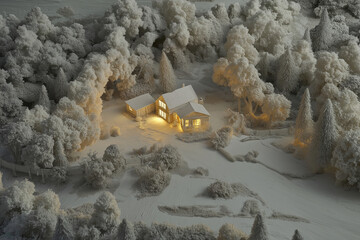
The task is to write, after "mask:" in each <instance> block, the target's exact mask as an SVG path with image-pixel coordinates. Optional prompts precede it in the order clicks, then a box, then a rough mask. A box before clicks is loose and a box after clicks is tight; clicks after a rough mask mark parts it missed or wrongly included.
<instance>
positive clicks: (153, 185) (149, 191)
mask: <svg viewBox="0 0 360 240" xmlns="http://www.w3.org/2000/svg"><path fill="white" fill-rule="evenodd" d="M137 173H138V175H139V176H140V177H139V179H138V181H137V183H136V185H137V187H138V189H139V190H140V192H141V194H142V195H150V196H152V195H158V194H160V193H161V192H162V191H164V189H165V188H166V187H167V186H168V185H169V184H170V180H171V175H170V174H169V173H166V172H164V171H161V170H156V169H152V168H150V167H145V168H139V169H137Z"/></svg>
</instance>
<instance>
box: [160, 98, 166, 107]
mask: <svg viewBox="0 0 360 240" xmlns="http://www.w3.org/2000/svg"><path fill="white" fill-rule="evenodd" d="M159 107H162V108H163V109H166V104H165V103H164V102H163V101H161V100H159Z"/></svg>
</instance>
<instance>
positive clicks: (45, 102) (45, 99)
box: [37, 85, 51, 113]
mask: <svg viewBox="0 0 360 240" xmlns="http://www.w3.org/2000/svg"><path fill="white" fill-rule="evenodd" d="M37 104H38V105H40V106H43V107H44V109H45V111H46V112H48V113H50V108H51V103H50V99H49V96H48V93H47V90H46V87H45V86H44V85H42V86H41V91H40V95H39V99H38V102H37Z"/></svg>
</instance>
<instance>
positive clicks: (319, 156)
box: [311, 99, 338, 168]
mask: <svg viewBox="0 0 360 240" xmlns="http://www.w3.org/2000/svg"><path fill="white" fill-rule="evenodd" d="M314 132H315V135H314V138H313V141H312V149H313V151H311V154H312V155H313V157H314V163H315V165H316V167H321V168H325V167H327V166H329V164H330V161H331V158H332V152H333V150H334V147H335V143H336V141H337V138H338V132H337V129H336V120H335V115H334V109H333V105H332V103H331V101H330V99H327V100H326V103H325V105H324V107H323V108H322V110H321V113H320V116H319V119H318V121H317V123H316V125H315V131H314Z"/></svg>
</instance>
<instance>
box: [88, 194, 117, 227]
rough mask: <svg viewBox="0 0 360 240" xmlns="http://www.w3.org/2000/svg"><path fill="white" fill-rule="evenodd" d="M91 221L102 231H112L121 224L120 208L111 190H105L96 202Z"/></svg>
mask: <svg viewBox="0 0 360 240" xmlns="http://www.w3.org/2000/svg"><path fill="white" fill-rule="evenodd" d="M91 222H92V223H93V224H94V226H95V227H96V228H97V229H99V230H100V232H101V233H106V232H112V231H114V230H115V229H116V228H117V227H118V226H119V224H120V209H119V206H118V203H117V201H116V199H115V197H114V195H112V194H111V193H110V192H107V191H106V192H103V193H102V194H101V195H100V196H99V197H98V199H97V200H96V202H95V204H94V212H93V214H92V215H91Z"/></svg>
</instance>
